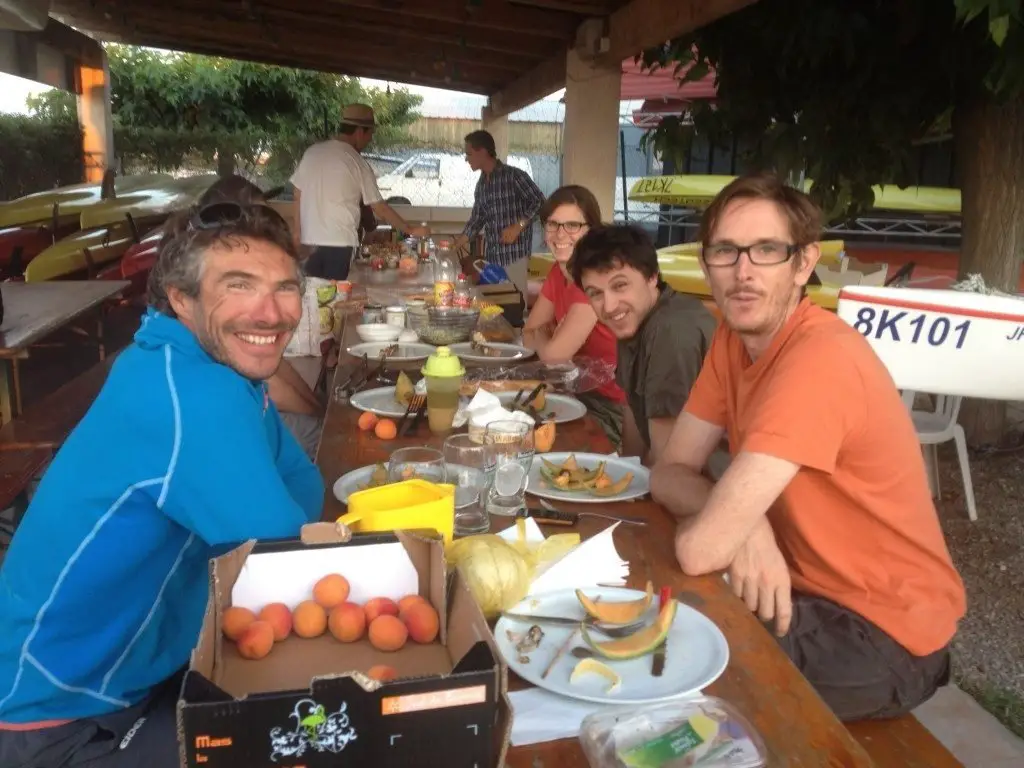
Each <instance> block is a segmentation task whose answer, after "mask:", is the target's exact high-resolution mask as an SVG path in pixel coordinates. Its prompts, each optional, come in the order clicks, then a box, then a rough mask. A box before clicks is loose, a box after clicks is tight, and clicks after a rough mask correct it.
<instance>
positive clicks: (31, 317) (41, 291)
mask: <svg viewBox="0 0 1024 768" xmlns="http://www.w3.org/2000/svg"><path fill="white" fill-rule="evenodd" d="M129 285H130V283H129V282H128V281H127V280H54V281H51V282H43V283H4V284H3V286H2V287H0V290H2V291H3V301H4V321H3V324H2V325H0V360H2V363H3V365H2V366H0V423H2V424H6V423H7V422H9V421H10V420H11V417H12V415H17V414H19V413H21V382H20V379H19V372H18V360H19V359H21V358H25V357H28V351H29V347H31V346H32V345H34V344H36V343H38V342H39V341H41V340H42V339H44V338H46V337H47V336H49V335H50V334H52V333H54V332H55V331H58V330H60V329H61V328H64V327H67V326H69V325H70V324H71V323H72V322H74V321H75V320H77V319H78V318H80V317H81V316H82V315H85V314H86V313H88V312H90V311H92V310H95V309H96V308H97V307H99V306H100V305H101V304H102V303H103V302H104V301H106V300H107V299H110V298H112V297H114V296H116V295H117V294H119V293H120V292H121V291H123V290H124V289H125V288H127V287H128V286H129ZM79 330H81V329H79ZM81 332H82V333H83V334H84V335H89V334H88V333H87V332H85V331H84V330H81ZM96 340H97V342H98V344H99V358H100V360H102V359H103V358H104V356H105V354H106V350H105V348H104V343H103V315H102V313H100V316H99V318H98V320H97V324H96Z"/></svg>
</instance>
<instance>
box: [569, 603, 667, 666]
mask: <svg viewBox="0 0 1024 768" xmlns="http://www.w3.org/2000/svg"><path fill="white" fill-rule="evenodd" d="M677 607H678V603H677V602H676V601H675V600H669V601H668V602H666V603H665V604H664V605H663V606H662V607H661V612H660V613H659V614H658V618H657V619H656V620H655V621H654V623H653V624H651V625H650V626H647V627H644V628H643V629H641V630H640V631H639V632H635V633H634V634H632V635H630V636H629V637H622V638H619V639H617V640H608V641H606V642H597V641H596V640H594V639H593V638H592V637H591V636H590V633H589V632H587V625H586V624H583V625H581V626H580V634H581V635H582V636H583V641H584V642H585V643H586V644H587V645H589V646H590V647H591V649H592V650H593V651H594V653H596V654H597V655H598V656H603V657H604V658H606V659H635V658H638V657H640V656H646V655H647V654H648V653H652V652H653V651H654V649H655V648H657V647H658V646H659V645H661V644H662V643H663V642H665V638H666V637H668V633H669V631H670V630H671V629H672V622H673V621H675V618H676V609H677Z"/></svg>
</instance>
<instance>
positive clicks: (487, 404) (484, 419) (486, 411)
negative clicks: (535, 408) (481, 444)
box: [465, 387, 535, 427]
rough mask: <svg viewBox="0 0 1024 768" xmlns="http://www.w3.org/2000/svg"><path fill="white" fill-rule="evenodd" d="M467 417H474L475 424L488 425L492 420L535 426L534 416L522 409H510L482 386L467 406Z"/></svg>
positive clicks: (479, 425)
mask: <svg viewBox="0 0 1024 768" xmlns="http://www.w3.org/2000/svg"><path fill="white" fill-rule="evenodd" d="M465 413H466V419H472V421H473V426H475V427H486V426H487V425H488V424H490V423H491V422H492V421H521V422H522V423H524V424H529V425H530V426H533V425H534V424H535V422H534V420H533V417H532V416H530V415H529V414H528V413H523V412H522V411H510V410H508V409H507V408H505V407H504V406H502V404H501V400H499V399H498V396H497V395H495V394H494V393H493V392H488V391H487V390H486V389H484V388H483V387H480V389H478V390H477V391H476V394H475V395H473V399H472V400H470V401H469V403H468V404H467V405H466V408H465Z"/></svg>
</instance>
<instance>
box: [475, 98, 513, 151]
mask: <svg viewBox="0 0 1024 768" xmlns="http://www.w3.org/2000/svg"><path fill="white" fill-rule="evenodd" d="M480 122H481V123H483V125H482V126H481V127H482V128H483V129H484V130H485V131H487V132H488V133H490V134H491V136H493V137H494V148H495V150H497V154H498V159H499V160H501V161H502V162H504V161H506V160H508V115H502V116H501V117H494V115H492V114H491V109H490V107H484V108H483V109H482V110H481V114H480Z"/></svg>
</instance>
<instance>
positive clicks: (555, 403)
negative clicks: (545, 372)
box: [494, 387, 587, 424]
mask: <svg viewBox="0 0 1024 768" xmlns="http://www.w3.org/2000/svg"><path fill="white" fill-rule="evenodd" d="M531 389H533V388H532V387H530V388H528V389H527V390H526V394H524V395H523V396H522V397H520V398H519V399H520V400H522V399H524V398H526V396H527V395H529V394H530V390H531ZM494 394H495V396H497V398H498V400H500V401H501V404H502V405H505V406H507V405H508V404H509V403H511V402H512V398H514V397H515V396H516V395H517V394H519V393H518V392H495V393H494ZM540 414H541V420H542V421H553V422H555V424H564V423H565V422H567V421H576V419H582V418H583V417H584V416H586V415H587V406H585V405H584V404H583V403H581V402H580V401H579V400H577V399H576V398H575V397H573V396H571V395H558V394H548V395H545V396H544V409H543V410H542V411H541V412H540Z"/></svg>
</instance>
